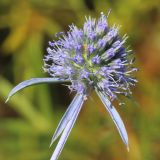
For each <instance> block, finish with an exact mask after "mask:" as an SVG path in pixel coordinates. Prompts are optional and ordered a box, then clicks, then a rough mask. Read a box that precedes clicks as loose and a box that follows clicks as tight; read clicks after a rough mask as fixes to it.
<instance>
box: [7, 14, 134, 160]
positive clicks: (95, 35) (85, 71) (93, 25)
mask: <svg viewBox="0 0 160 160" xmlns="http://www.w3.org/2000/svg"><path fill="white" fill-rule="evenodd" d="M107 18H108V17H106V16H105V15H104V14H103V13H101V16H100V18H99V19H98V20H96V19H92V18H91V17H89V18H86V22H85V23H84V25H83V28H82V29H79V28H78V27H76V26H75V25H71V26H69V28H70V30H69V31H68V32H67V34H64V33H60V34H57V35H58V40H57V41H53V42H49V45H50V47H48V48H47V52H48V54H47V55H46V56H45V58H44V62H45V64H44V70H45V71H46V72H48V73H49V74H50V75H51V78H33V79H30V80H27V81H24V82H22V83H20V84H19V85H17V86H16V87H15V88H13V89H12V91H11V92H10V93H9V96H8V99H9V98H10V97H11V96H12V95H13V94H15V93H16V92H17V91H19V90H21V89H23V88H25V87H28V86H30V85H35V84H39V83H54V82H63V83H64V82H68V81H69V82H71V84H70V85H69V89H70V90H71V91H76V92H77V93H76V96H75V97H74V99H73V101H72V102H71V104H70V105H69V107H68V109H67V111H66V112H65V114H64V116H63V117H62V119H61V121H60V123H59V125H58V127H57V129H56V131H55V133H54V135H53V137H52V141H51V144H52V143H53V142H54V141H55V140H56V139H57V138H58V137H59V136H60V135H61V137H60V140H59V142H58V144H57V146H56V149H55V151H54V153H53V155H52V157H51V160H56V159H57V158H58V157H59V155H60V153H61V151H62V149H63V147H64V144H65V142H66V140H67V138H68V136H69V134H70V131H71V129H72V127H73V125H74V123H75V121H76V119H77V117H78V114H79V112H80V110H81V108H82V105H83V103H84V101H85V100H86V99H87V97H88V96H89V93H90V92H91V91H92V90H95V91H96V93H97V94H98V96H99V97H100V99H101V101H102V102H103V104H104V106H105V108H106V109H107V111H108V112H109V114H110V116H111V117H112V119H113V121H114V123H115V125H116V127H117V129H118V131H119V134H120V136H121V137H122V140H123V142H124V143H125V144H126V146H127V148H128V136H127V132H126V129H125V126H124V124H123V122H122V120H121V118H120V116H119V114H118V112H117V111H116V109H115V108H114V106H112V104H111V101H112V100H115V99H117V95H118V94H122V95H125V96H129V95H130V94H131V91H130V86H134V85H135V83H136V82H137V80H136V79H135V78H133V77H132V76H131V74H132V72H134V71H137V69H136V68H133V67H132V64H133V59H131V58H130V57H131V56H130V55H131V53H132V52H131V51H130V50H128V49H126V48H125V46H124V44H125V42H126V39H127V36H126V35H124V36H123V37H120V36H119V34H118V32H119V27H118V26H116V25H114V26H112V27H109V26H108V22H107ZM8 99H7V100H8Z"/></svg>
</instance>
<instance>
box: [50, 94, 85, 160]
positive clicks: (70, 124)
mask: <svg viewBox="0 0 160 160" xmlns="http://www.w3.org/2000/svg"><path fill="white" fill-rule="evenodd" d="M83 102H84V97H83V99H82V100H81V101H80V103H77V105H76V110H75V112H74V114H73V115H72V117H71V120H70V121H69V122H68V123H67V125H66V127H65V129H64V131H63V133H62V136H61V138H60V140H59V142H58V144H57V146H56V149H55V151H54V153H53V155H52V157H51V159H50V160H57V159H58V157H59V155H60V153H61V151H62V149H63V147H64V145H65V143H66V141H67V138H68V136H69V134H70V132H71V129H72V128H73V125H74V123H75V121H76V119H77V117H78V114H79V112H80V110H81V108H82V104H83Z"/></svg>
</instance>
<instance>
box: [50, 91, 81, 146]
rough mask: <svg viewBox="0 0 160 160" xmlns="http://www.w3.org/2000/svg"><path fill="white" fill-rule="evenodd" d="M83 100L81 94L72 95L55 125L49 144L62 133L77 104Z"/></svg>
mask: <svg viewBox="0 0 160 160" xmlns="http://www.w3.org/2000/svg"><path fill="white" fill-rule="evenodd" d="M83 101H84V100H83V95H82V94H78V93H77V95H76V96H75V97H74V99H73V100H72V102H71V104H70V105H69V107H68V109H67V111H66V112H65V113H64V115H63V117H62V119H61V121H60V123H59V124H58V127H57V129H56V131H55V133H54V135H53V137H52V140H51V144H50V146H51V145H52V144H53V142H54V141H55V140H56V139H57V138H58V137H59V135H60V134H61V133H62V131H63V130H64V128H65V127H66V125H67V123H68V122H69V121H70V120H71V118H72V117H73V114H74V113H75V111H76V110H77V106H79V105H80V104H81V103H82V102H83Z"/></svg>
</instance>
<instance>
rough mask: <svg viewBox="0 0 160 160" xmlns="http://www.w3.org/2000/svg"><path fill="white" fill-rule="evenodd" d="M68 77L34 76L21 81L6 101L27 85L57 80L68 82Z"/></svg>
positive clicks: (55, 81)
mask: <svg viewBox="0 0 160 160" xmlns="http://www.w3.org/2000/svg"><path fill="white" fill-rule="evenodd" d="M66 81H67V80H66V79H60V78H32V79H29V80H26V81H23V82H21V83H19V84H18V85H17V86H15V87H14V88H13V89H12V90H11V91H10V93H9V94H8V98H7V100H6V102H7V101H8V100H9V99H10V98H11V97H12V96H13V95H14V94H15V93H16V92H18V91H20V90H21V89H24V88H26V87H29V86H32V85H36V84H41V83H57V82H66Z"/></svg>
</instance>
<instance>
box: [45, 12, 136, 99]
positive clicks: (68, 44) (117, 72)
mask: <svg viewBox="0 0 160 160" xmlns="http://www.w3.org/2000/svg"><path fill="white" fill-rule="evenodd" d="M107 18H108V17H107V16H106V15H104V14H103V13H101V16H100V17H99V19H98V20H96V19H93V18H91V17H89V18H86V22H85V23H84V25H83V28H82V29H79V28H78V27H76V26H75V25H71V26H69V28H70V30H69V31H68V32H67V34H66V35H65V34H61V35H59V39H58V40H57V41H53V42H50V43H49V45H50V47H49V48H48V49H47V52H48V55H46V56H45V58H44V62H45V66H44V68H45V71H47V72H48V73H49V74H50V75H51V76H53V77H56V78H62V79H68V80H70V81H71V85H70V86H69V88H70V89H71V90H72V91H73V90H75V91H77V92H78V93H83V94H86V95H87V94H88V91H89V90H90V89H97V90H99V91H103V92H104V93H105V94H106V95H108V97H110V99H111V100H114V99H115V98H116V97H117V94H123V95H125V96H127V95H129V94H131V91H130V89H129V88H130V86H132V85H135V83H136V79H134V78H133V77H132V76H131V73H132V72H134V71H136V69H135V68H133V67H132V59H131V56H130V55H131V53H132V52H131V51H130V50H127V49H126V48H125V42H126V39H127V36H126V35H124V36H123V37H120V35H119V27H118V26H115V25H114V26H112V27H109V26H108V22H107Z"/></svg>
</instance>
